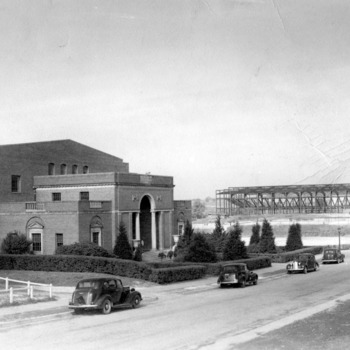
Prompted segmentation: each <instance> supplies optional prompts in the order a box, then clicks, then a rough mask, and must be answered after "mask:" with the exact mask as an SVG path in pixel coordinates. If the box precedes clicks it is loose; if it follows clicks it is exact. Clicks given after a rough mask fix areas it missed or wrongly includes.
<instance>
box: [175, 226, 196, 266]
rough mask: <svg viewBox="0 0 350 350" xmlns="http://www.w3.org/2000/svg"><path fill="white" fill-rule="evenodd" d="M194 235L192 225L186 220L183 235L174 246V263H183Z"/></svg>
mask: <svg viewBox="0 0 350 350" xmlns="http://www.w3.org/2000/svg"><path fill="white" fill-rule="evenodd" d="M193 235H194V229H193V228H192V225H191V224H190V222H189V221H188V220H187V221H186V225H185V229H184V234H183V235H182V236H180V237H179V241H178V243H177V245H176V248H175V251H174V257H175V258H176V259H175V260H176V261H180V262H181V261H184V259H185V256H186V255H187V252H188V248H189V246H190V244H191V242H192V239H193Z"/></svg>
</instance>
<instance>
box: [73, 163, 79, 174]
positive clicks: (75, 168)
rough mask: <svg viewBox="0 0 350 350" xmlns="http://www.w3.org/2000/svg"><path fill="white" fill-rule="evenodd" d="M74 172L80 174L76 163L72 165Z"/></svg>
mask: <svg viewBox="0 0 350 350" xmlns="http://www.w3.org/2000/svg"><path fill="white" fill-rule="evenodd" d="M72 174H78V166H77V165H76V164H74V165H73V166H72Z"/></svg>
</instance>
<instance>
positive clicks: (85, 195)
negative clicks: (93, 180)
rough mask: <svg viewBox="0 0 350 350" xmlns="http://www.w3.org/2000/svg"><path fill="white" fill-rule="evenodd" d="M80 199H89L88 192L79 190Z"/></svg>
mask: <svg viewBox="0 0 350 350" xmlns="http://www.w3.org/2000/svg"><path fill="white" fill-rule="evenodd" d="M80 200H81V201H88V200H89V192H80Z"/></svg>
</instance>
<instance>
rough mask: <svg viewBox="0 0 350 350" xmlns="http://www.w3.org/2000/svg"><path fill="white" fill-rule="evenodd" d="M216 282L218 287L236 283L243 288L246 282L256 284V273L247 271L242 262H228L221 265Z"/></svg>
mask: <svg viewBox="0 0 350 350" xmlns="http://www.w3.org/2000/svg"><path fill="white" fill-rule="evenodd" d="M217 283H218V284H220V287H224V286H228V285H235V284H236V285H240V286H241V287H243V288H244V287H245V286H246V285H248V284H258V274H256V273H255V272H253V271H249V270H248V268H247V265H246V264H244V263H229V264H225V265H222V266H221V270H220V275H219V278H218V282H217Z"/></svg>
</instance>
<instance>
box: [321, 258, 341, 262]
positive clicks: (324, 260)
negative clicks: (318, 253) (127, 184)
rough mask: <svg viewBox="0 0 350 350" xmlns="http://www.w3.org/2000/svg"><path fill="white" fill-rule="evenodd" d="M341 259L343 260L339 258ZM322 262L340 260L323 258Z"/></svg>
mask: <svg viewBox="0 0 350 350" xmlns="http://www.w3.org/2000/svg"><path fill="white" fill-rule="evenodd" d="M339 260H341V259H339ZM322 262H323V263H330V262H338V260H337V259H322Z"/></svg>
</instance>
